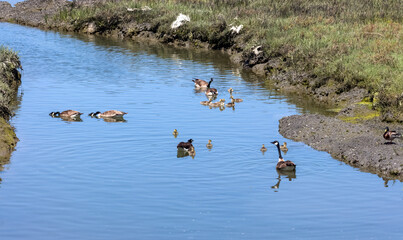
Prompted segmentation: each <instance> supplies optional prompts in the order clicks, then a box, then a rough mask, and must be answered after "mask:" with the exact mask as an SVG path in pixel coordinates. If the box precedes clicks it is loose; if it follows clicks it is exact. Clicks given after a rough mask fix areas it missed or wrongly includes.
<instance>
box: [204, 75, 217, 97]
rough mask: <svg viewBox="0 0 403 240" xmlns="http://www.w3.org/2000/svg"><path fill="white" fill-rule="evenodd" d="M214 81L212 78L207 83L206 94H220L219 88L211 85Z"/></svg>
mask: <svg viewBox="0 0 403 240" xmlns="http://www.w3.org/2000/svg"><path fill="white" fill-rule="evenodd" d="M212 82H213V79H211V80H210V82H209V83H208V85H207V90H206V92H205V94H206V95H207V96H217V95H218V91H217V89H215V88H211V87H210V86H211V83H212Z"/></svg>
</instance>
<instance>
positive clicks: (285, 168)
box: [271, 141, 296, 171]
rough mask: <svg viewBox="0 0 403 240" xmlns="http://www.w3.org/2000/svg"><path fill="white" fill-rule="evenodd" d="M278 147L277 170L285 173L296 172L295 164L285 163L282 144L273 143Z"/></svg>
mask: <svg viewBox="0 0 403 240" xmlns="http://www.w3.org/2000/svg"><path fill="white" fill-rule="evenodd" d="M271 143H273V144H274V145H276V147H277V150H278V163H277V165H276V169H279V170H283V171H294V170H295V167H296V165H295V163H293V162H291V161H284V159H283V157H282V156H281V151H280V143H279V142H278V141H274V142H271Z"/></svg>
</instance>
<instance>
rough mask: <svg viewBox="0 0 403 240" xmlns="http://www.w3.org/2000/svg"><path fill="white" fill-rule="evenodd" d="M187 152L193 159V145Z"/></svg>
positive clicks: (194, 153)
mask: <svg viewBox="0 0 403 240" xmlns="http://www.w3.org/2000/svg"><path fill="white" fill-rule="evenodd" d="M188 153H189V156H191V157H192V159H194V158H195V156H196V150H195V148H194V147H193V146H192V147H190V149H189V151H188Z"/></svg>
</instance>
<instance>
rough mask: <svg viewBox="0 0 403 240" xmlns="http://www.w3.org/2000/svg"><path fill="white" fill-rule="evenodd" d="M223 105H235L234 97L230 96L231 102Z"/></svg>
mask: <svg viewBox="0 0 403 240" xmlns="http://www.w3.org/2000/svg"><path fill="white" fill-rule="evenodd" d="M225 106H227V107H235V99H234V98H233V97H232V96H231V102H230V103H227V104H226V105H225Z"/></svg>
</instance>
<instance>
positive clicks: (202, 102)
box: [200, 98, 213, 106]
mask: <svg viewBox="0 0 403 240" xmlns="http://www.w3.org/2000/svg"><path fill="white" fill-rule="evenodd" d="M212 100H213V98H209V99H208V101H201V102H200V104H201V105H204V106H208V105H210V103H211V101H212Z"/></svg>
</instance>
